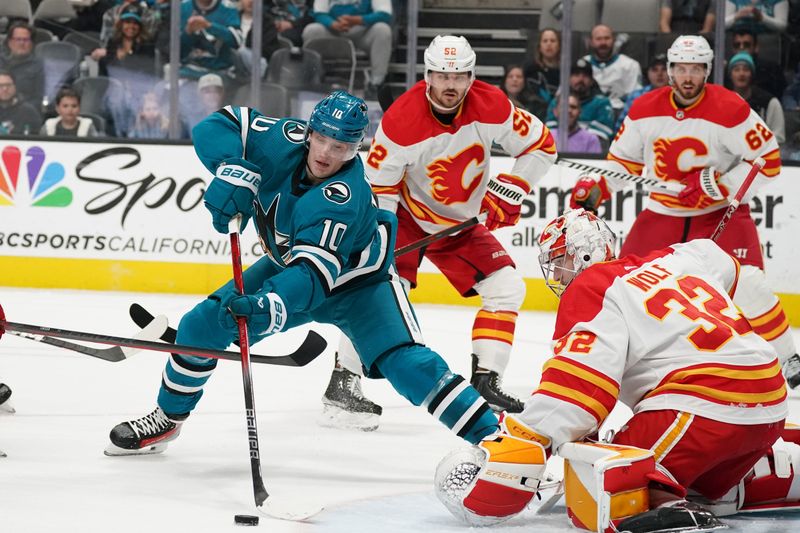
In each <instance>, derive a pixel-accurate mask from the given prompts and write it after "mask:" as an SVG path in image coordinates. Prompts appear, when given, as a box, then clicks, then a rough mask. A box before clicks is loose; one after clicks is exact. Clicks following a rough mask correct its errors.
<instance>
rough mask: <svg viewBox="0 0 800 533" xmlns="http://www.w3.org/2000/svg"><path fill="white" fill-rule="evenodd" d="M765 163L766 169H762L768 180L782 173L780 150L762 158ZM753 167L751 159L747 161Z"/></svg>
mask: <svg viewBox="0 0 800 533" xmlns="http://www.w3.org/2000/svg"><path fill="white" fill-rule="evenodd" d="M761 157H762V158H763V159H764V161H765V163H766V164H765V165H764V168H762V169H761V173H762V174H764V175H765V176H766V177H768V178H774V177H775V176H777V175H778V174H780V173H781V154H780V151H779V150H778V149H775V150H773V151H771V152H769V153H768V154H765V155H762V156H761ZM746 161H747V162H748V163H750V164H751V165H752V164H753V162H752V161H750V160H749V159H748V160H746Z"/></svg>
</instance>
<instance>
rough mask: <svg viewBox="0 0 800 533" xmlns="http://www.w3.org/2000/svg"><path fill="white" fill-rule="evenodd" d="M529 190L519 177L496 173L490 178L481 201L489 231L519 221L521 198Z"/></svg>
mask: <svg viewBox="0 0 800 533" xmlns="http://www.w3.org/2000/svg"><path fill="white" fill-rule="evenodd" d="M529 192H531V186H530V185H528V183H527V182H526V181H525V180H523V179H522V178H520V177H517V176H512V175H511V174H498V175H497V176H495V177H493V178H490V179H489V183H488V185H487V191H486V195H485V196H484V197H483V202H482V203H481V213H486V214H487V216H486V227H487V228H488V229H489V231H494V230H496V229H498V228H504V227H506V226H513V225H515V224H516V223H517V222H519V217H520V209H521V206H522V200H523V199H524V198H525V196H527V195H528V193H529Z"/></svg>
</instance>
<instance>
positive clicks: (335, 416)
mask: <svg viewBox="0 0 800 533" xmlns="http://www.w3.org/2000/svg"><path fill="white" fill-rule="evenodd" d="M322 405H323V410H322V416H321V417H320V419H319V424H320V425H321V426H324V427H335V428H341V429H358V430H361V431H375V430H376V429H378V419H379V417H380V416H381V413H383V408H382V407H381V406H380V405H378V404H376V403H374V402H371V401H370V400H368V399H367V398H365V397H364V393H362V392H361V376H359V375H358V374H354V373H353V372H350V371H349V370H347V369H346V368H334V369H333V374H331V381H330V383H328V388H327V389H326V390H325V394H324V395H323V396H322Z"/></svg>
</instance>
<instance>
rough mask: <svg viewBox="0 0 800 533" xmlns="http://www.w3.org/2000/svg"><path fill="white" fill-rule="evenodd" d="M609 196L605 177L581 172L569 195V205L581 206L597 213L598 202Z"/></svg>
mask: <svg viewBox="0 0 800 533" xmlns="http://www.w3.org/2000/svg"><path fill="white" fill-rule="evenodd" d="M609 198H611V192H610V191H609V190H608V185H607V184H606V179H605V178H604V177H603V176H601V175H599V174H581V175H580V176H579V177H578V181H577V182H575V186H574V187H573V188H572V194H571V195H570V197H569V207H570V208H571V209H578V208H579V207H582V208H584V209H586V210H587V211H591V212H592V213H595V214H596V213H597V209H598V208H599V207H600V204H602V203H603V202H605V201H606V200H608V199H609Z"/></svg>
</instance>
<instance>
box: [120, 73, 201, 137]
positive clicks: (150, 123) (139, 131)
mask: <svg viewBox="0 0 800 533" xmlns="http://www.w3.org/2000/svg"><path fill="white" fill-rule="evenodd" d="M210 75H211V76H216V74H210ZM128 137H130V138H131V139H166V138H168V137H169V118H167V116H166V115H165V114H164V112H163V111H162V110H161V103H160V102H159V99H158V97H157V96H156V95H155V93H146V94H145V95H144V96H142V107H141V109H140V110H139V112H138V113H137V114H136V120H135V122H134V124H133V129H131V131H130V132H128Z"/></svg>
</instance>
